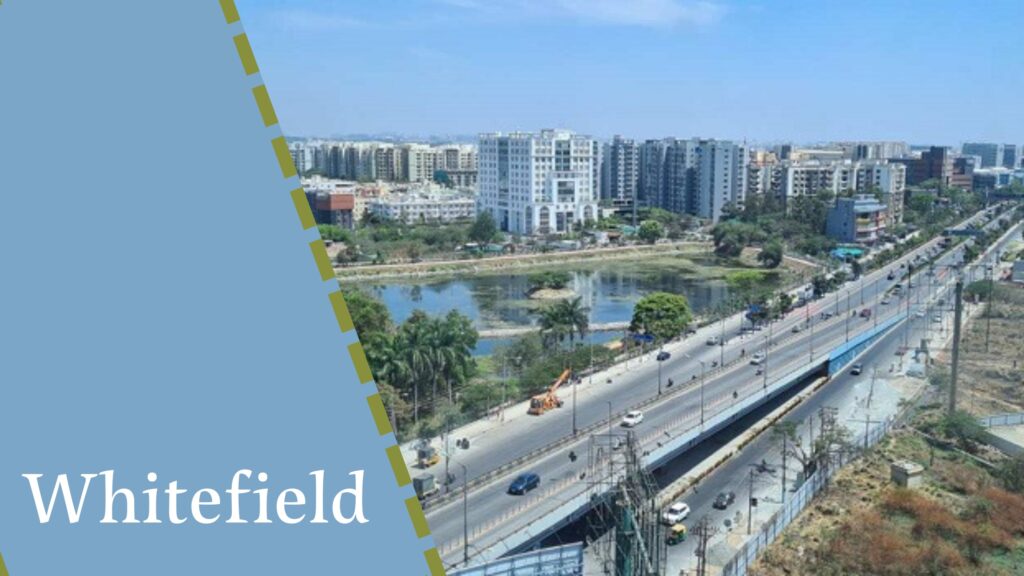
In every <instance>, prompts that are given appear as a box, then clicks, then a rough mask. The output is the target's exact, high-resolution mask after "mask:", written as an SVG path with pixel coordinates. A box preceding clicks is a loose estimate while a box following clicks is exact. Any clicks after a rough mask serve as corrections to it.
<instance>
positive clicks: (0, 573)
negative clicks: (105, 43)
mask: <svg viewBox="0 0 1024 576" xmlns="http://www.w3.org/2000/svg"><path fill="white" fill-rule="evenodd" d="M3 3H4V0H0V4H3ZM0 576H8V574H7V565H6V564H4V555H3V554H0Z"/></svg>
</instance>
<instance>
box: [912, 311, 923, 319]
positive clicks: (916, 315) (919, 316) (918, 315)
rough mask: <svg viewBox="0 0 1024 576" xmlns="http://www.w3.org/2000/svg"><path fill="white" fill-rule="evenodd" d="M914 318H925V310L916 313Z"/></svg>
mask: <svg viewBox="0 0 1024 576" xmlns="http://www.w3.org/2000/svg"><path fill="white" fill-rule="evenodd" d="M914 318H924V310H918V311H917V312H914Z"/></svg>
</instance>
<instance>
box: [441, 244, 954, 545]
mask: <svg viewBox="0 0 1024 576" xmlns="http://www.w3.org/2000/svg"><path fill="white" fill-rule="evenodd" d="M934 246H935V242H932V243H929V244H926V245H925V246H923V247H921V248H919V249H918V250H917V251H915V252H914V253H912V254H910V255H908V256H906V257H905V258H904V259H903V261H902V263H904V264H905V263H906V262H907V261H908V260H910V259H912V258H913V257H914V256H916V255H918V254H924V253H926V252H929V251H931V250H932V249H933V248H934ZM899 267H900V263H895V264H893V265H890V266H888V267H886V268H885V269H883V270H880V271H877V272H875V273H873V274H870V275H868V276H866V277H864V278H863V279H862V280H861V281H858V282H855V283H848V284H847V285H846V286H845V287H843V288H842V289H840V290H839V291H837V292H836V293H835V294H834V295H830V296H829V297H826V298H824V299H822V300H818V301H816V302H813V303H812V304H810V305H808V307H805V308H804V309H800V310H797V311H794V312H792V313H790V314H789V315H787V317H786V318H784V319H783V320H781V321H779V322H776V323H774V324H773V325H772V326H771V328H770V329H766V330H764V331H762V332H755V333H753V334H748V335H743V336H739V335H737V331H738V328H739V322H738V319H734V320H733V321H732V322H728V321H727V322H726V323H724V324H723V326H722V327H720V328H719V329H720V330H721V331H722V332H725V333H726V336H727V337H729V336H732V337H731V339H729V343H728V344H727V345H726V346H724V347H721V346H705V345H703V344H702V343H700V342H693V339H691V340H690V341H688V342H683V343H679V344H676V345H675V347H674V348H675V349H674V350H671V349H670V351H672V352H673V356H672V358H671V359H670V360H669V361H667V362H664V363H663V365H662V366H661V371H662V380H663V386H662V394H661V396H658V394H657V378H658V366H657V363H656V362H651V361H647V362H639V363H638V362H636V361H634V362H633V365H632V366H631V367H630V369H628V370H626V371H623V372H620V373H617V374H616V376H615V378H614V380H613V383H611V384H608V383H607V382H603V381H601V380H598V381H597V383H595V384H593V385H591V386H581V387H580V389H579V390H578V391H577V396H578V397H577V410H576V412H577V414H576V419H577V428H578V429H579V430H583V431H584V433H581V434H579V435H577V436H576V437H575V438H574V437H573V436H572V433H571V432H572V427H571V421H570V419H571V411H570V409H568V408H569V406H568V401H569V400H568V398H567V395H568V394H570V391H564V392H563V393H562V397H563V399H567V406H566V407H565V408H562V409H561V410H558V411H555V412H552V413H549V414H546V415H544V416H541V417H534V418H523V417H519V418H515V419H510V421H509V422H508V423H507V426H502V427H501V428H500V429H498V430H497V431H496V432H497V433H494V432H495V431H492V432H491V433H490V434H489V435H485V436H483V437H481V438H476V439H474V442H473V446H472V448H471V449H470V450H468V451H460V452H459V453H458V454H456V455H455V456H453V458H452V460H451V466H450V468H451V469H452V470H453V471H455V472H456V474H455V475H456V477H457V478H458V483H456V484H455V485H454V486H453V487H452V489H453V490H455V491H457V492H460V493H461V488H460V486H459V485H460V484H461V480H462V476H463V472H464V473H465V478H467V479H468V480H469V482H470V490H469V493H468V495H467V504H468V506H467V513H466V516H467V518H466V520H467V521H466V522H465V524H464V522H463V510H462V503H461V501H460V500H456V499H453V498H447V499H445V498H442V499H441V503H440V504H436V505H433V506H430V505H428V507H427V515H428V520H429V521H430V524H431V528H432V530H433V533H434V537H435V539H436V540H437V544H438V546H439V548H440V550H441V551H442V554H443V555H444V557H445V559H446V561H448V562H453V561H455V560H457V559H458V558H461V556H462V555H463V553H464V550H463V546H464V542H463V531H464V530H465V531H468V532H469V542H470V546H469V555H470V556H471V557H473V558H477V557H478V558H480V559H486V558H493V557H497V556H500V555H502V554H504V553H507V552H508V551H511V550H513V549H516V548H519V547H522V546H524V545H528V544H529V542H531V541H534V540H536V539H537V538H539V537H540V536H542V535H543V533H545V532H549V531H550V530H552V529H554V528H556V527H557V522H559V521H565V520H568V519H571V517H572V516H573V515H574V514H577V513H579V512H580V510H581V509H585V507H586V506H585V505H586V498H587V495H586V492H587V490H590V489H594V487H593V485H592V484H591V482H589V481H588V480H587V479H586V478H588V477H589V478H593V477H594V473H595V471H596V470H597V468H598V467H600V466H601V465H602V458H603V457H604V455H603V454H601V455H598V454H597V453H596V450H594V449H592V448H593V446H592V443H593V442H594V440H592V436H591V433H593V432H598V431H603V430H607V427H608V424H609V418H608V414H609V410H611V411H612V413H613V418H612V420H611V422H610V423H611V424H612V427H611V429H612V430H613V433H614V432H616V430H615V429H616V424H617V419H616V418H615V417H614V416H615V413H617V412H621V411H624V410H626V409H628V408H632V407H635V406H638V405H642V406H644V408H643V409H644V411H645V415H646V418H645V421H644V422H643V423H642V424H641V425H640V426H639V427H638V428H637V430H636V433H637V436H638V438H639V439H640V440H641V442H642V444H643V446H644V450H645V451H647V452H648V453H649V457H650V463H652V464H656V463H657V462H656V459H657V458H658V457H661V458H669V457H671V456H672V454H671V453H669V450H670V447H671V445H672V444H673V442H674V443H676V444H677V449H685V448H687V447H688V446H689V445H692V443H693V442H695V441H696V436H694V435H697V436H699V435H700V434H701V433H702V432H703V431H707V430H708V427H709V425H711V423H712V422H713V421H714V419H715V418H719V421H722V419H723V418H725V417H727V416H723V415H728V414H729V413H730V411H731V412H732V413H736V411H737V409H738V408H739V407H742V406H743V405H747V406H753V405H754V404H755V403H756V402H758V401H759V400H760V399H764V398H766V397H768V396H769V395H770V394H774V393H777V392H778V390H780V389H781V388H780V387H782V386H786V385H788V384H790V383H793V382H795V381H797V380H798V379H800V378H802V377H803V376H805V375H806V374H809V373H811V372H813V371H814V370H816V369H821V368H822V367H823V366H824V365H825V363H826V362H827V361H828V355H829V354H830V353H831V351H832V350H834V349H835V348H837V347H839V346H842V345H844V344H845V343H847V342H849V341H850V340H851V339H856V338H857V337H858V335H859V334H863V333H865V332H872V331H875V332H877V331H879V330H880V327H881V329H884V328H885V327H886V324H887V323H892V322H896V321H898V319H899V318H900V317H901V316H905V315H906V314H907V307H906V305H905V304H904V302H906V301H907V299H904V300H902V301H897V300H894V301H891V302H887V303H886V304H882V301H883V300H885V298H884V294H885V292H886V291H887V290H888V289H889V288H890V287H891V286H892V284H893V283H895V282H897V281H898V280H899V277H898V276H899V274H897V275H895V276H896V277H895V278H894V279H893V280H889V279H888V273H889V271H890V270H897V271H898V270H900V268H899ZM917 289H920V286H918V288H917ZM865 309H866V310H871V316H870V318H868V319H864V318H862V317H861V316H860V315H859V311H860V310H865ZM829 312H831V313H832V314H833V316H832V317H831V318H826V317H824V315H825V314H826V313H829ZM797 325H799V326H800V327H801V329H800V331H799V332H794V329H793V327H794V326H797ZM701 336H704V335H701V334H698V338H700V337H701ZM769 343H770V344H769ZM755 352H767V360H766V362H765V364H764V365H763V366H762V374H760V375H759V374H757V367H754V366H751V365H749V364H747V359H749V358H750V356H751V355H752V354H753V353H755ZM722 360H724V361H725V368H724V369H722V368H719V369H717V370H711V369H710V366H711V365H712V364H713V363H715V362H721V361H722ZM702 361H703V363H704V366H703V372H704V377H703V379H702V378H701V377H700V373H701V370H702V367H701V362H702ZM670 377H671V378H673V379H674V380H675V381H676V382H677V383H679V384H677V385H676V386H675V387H674V388H673V389H671V390H667V389H666V388H665V386H664V384H665V382H666V381H667V379H668V378H670ZM702 382H703V386H702V385H701V383H702ZM734 393H735V395H734ZM702 407H703V409H702ZM524 410H525V409H524ZM702 414H703V421H704V426H702V425H701V420H702ZM687 434H689V435H690V436H694V438H693V439H690V440H686V438H687V436H686V435H687ZM456 437H458V435H457V434H456ZM682 440H686V443H684V444H683V445H681V446H678V444H679V442H680V441H682ZM667 446H668V447H669V448H666V447H667ZM659 451H660V454H659ZM570 453H573V454H575V455H576V456H577V458H576V460H575V461H573V460H572V459H571V458H570V457H569V455H570ZM522 459H526V460H527V461H528V463H522V464H521V465H519V464H518V463H517V461H518V460H522ZM510 463H511V464H510ZM463 467H465V468H464V469H463ZM527 469H529V470H530V471H534V472H536V473H538V474H540V476H541V477H542V483H541V487H540V488H539V489H537V490H535V491H533V492H531V493H530V494H529V495H527V496H525V497H523V496H520V497H517V496H510V495H507V494H505V491H506V489H507V486H508V483H509V482H510V481H511V480H512V478H514V477H515V476H516V475H517V474H518V473H520V472H522V471H525V470H527ZM495 470H497V472H495ZM581 475H583V479H581ZM576 502H579V503H580V506H579V507H574V506H575V503H576ZM428 504H429V503H428ZM543 518H547V519H548V520H550V519H551V518H554V519H555V522H548V523H547V524H544V523H540V522H538V520H539V519H543Z"/></svg>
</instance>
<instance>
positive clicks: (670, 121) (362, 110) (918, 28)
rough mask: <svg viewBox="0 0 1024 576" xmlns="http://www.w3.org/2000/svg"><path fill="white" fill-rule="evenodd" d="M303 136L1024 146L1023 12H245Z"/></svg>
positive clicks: (333, 1)
mask: <svg viewBox="0 0 1024 576" xmlns="http://www.w3.org/2000/svg"><path fill="white" fill-rule="evenodd" d="M237 3H238V6H239V9H240V11H241V13H242V17H243V20H244V23H245V26H246V30H247V31H248V33H249V36H250V38H251V40H252V43H253V46H254V48H255V50H256V55H257V58H258V59H259V62H260V67H261V69H262V71H263V76H264V79H265V80H266V82H267V85H268V86H269V88H270V91H271V94H272V96H273V99H274V103H275V105H276V107H277V110H278V114H279V116H280V118H281V121H282V126H283V127H284V130H285V132H286V133H288V134H290V135H325V136H326V135H331V134H340V133H382V132H398V133H405V134H420V135H428V134H476V133H477V132H481V131H493V130H501V131H508V130H536V129H539V128H542V127H566V128H571V129H574V130H577V131H580V132H585V133H589V134H593V135H595V136H600V137H606V136H610V135H612V134H616V133H621V134H624V135H627V136H632V137H635V138H650V137H660V136H670V135H671V136H682V137H688V136H705V137H716V138H734V139H746V140H750V141H757V142H769V141H784V140H793V141H798V142H810V141H823V140H835V139H895V140H907V141H910V142H912V143H919V144H927V143H937V144H938V143H941V144H957V143H960V142H962V141H970V140H983V141H1006V142H1024V42H1022V41H1021V37H1022V34H1024V1H1022V0H991V1H973V0H971V1H968V0H956V1H954V0H916V1H910V0H888V1H874V0H856V1H854V0H848V1H838V0H817V1H814V0H791V1H777V2H768V1H764V0H762V1H757V2H741V1H739V0H702V1H691V0H376V1H372V0H237Z"/></svg>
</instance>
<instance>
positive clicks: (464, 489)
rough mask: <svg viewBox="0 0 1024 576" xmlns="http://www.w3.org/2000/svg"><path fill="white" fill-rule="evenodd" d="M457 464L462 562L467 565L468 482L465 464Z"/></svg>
mask: <svg viewBox="0 0 1024 576" xmlns="http://www.w3.org/2000/svg"><path fill="white" fill-rule="evenodd" d="M458 464H459V466H461V467H462V562H463V564H464V565H466V566H469V496H468V491H469V483H468V482H467V481H466V478H467V476H469V474H468V473H467V471H466V465H465V464H463V463H461V462H459V463H458Z"/></svg>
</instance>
